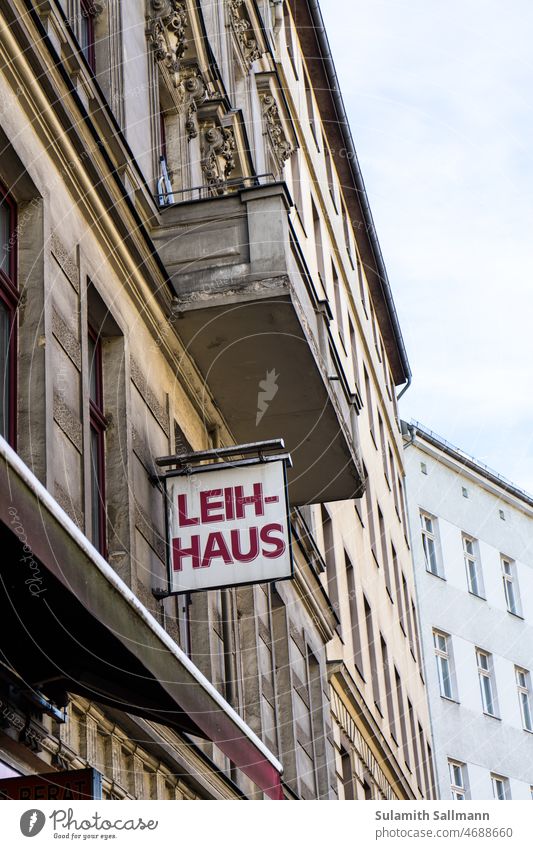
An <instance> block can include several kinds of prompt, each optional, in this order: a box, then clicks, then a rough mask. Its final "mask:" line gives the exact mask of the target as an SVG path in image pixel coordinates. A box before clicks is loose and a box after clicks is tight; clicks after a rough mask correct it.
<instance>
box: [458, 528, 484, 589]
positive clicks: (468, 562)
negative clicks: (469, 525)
mask: <svg viewBox="0 0 533 849" xmlns="http://www.w3.org/2000/svg"><path fill="white" fill-rule="evenodd" d="M462 540H463V557H464V562H465V570H466V582H467V586H468V592H469V593H470V595H473V596H476V597H477V598H482V599H485V600H486V596H485V585H484V583H483V572H482V569H481V559H480V556H479V546H478V541H477V539H476V538H475V537H473V536H470V534H465V533H463V535H462ZM468 545H471V546H472V551H468V549H467V546H468ZM472 567H473V569H474V572H473V576H474V579H475V580H473V579H472V571H471V569H472Z"/></svg>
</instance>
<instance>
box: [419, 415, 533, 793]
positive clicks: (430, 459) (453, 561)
mask: <svg viewBox="0 0 533 849" xmlns="http://www.w3.org/2000/svg"><path fill="white" fill-rule="evenodd" d="M404 432H405V440H406V446H407V447H406V452H405V460H406V470H407V478H406V483H407V499H408V505H409V517H410V521H411V534H412V540H413V556H414V562H415V572H416V583H417V594H418V606H419V613H420V621H421V628H422V633H421V642H422V647H423V652H424V658H425V669H426V676H427V688H428V697H429V703H430V713H431V723H432V729H433V739H434V747H435V750H434V757H435V769H436V777H437V781H438V797H439V798H441V799H459V800H461V799H493V798H494V799H531V798H532V793H533V767H532V764H533V759H532V757H533V720H532V713H531V710H532V703H531V698H532V691H531V677H530V670H531V668H532V665H533V631H532V628H533V618H532V617H533V609H532V606H531V598H532V594H531V593H532V574H533V573H532V567H533V560H532V557H533V544H532V536H531V529H532V525H531V522H532V519H533V499H532V498H531V497H530V496H529V495H527V494H526V493H524V492H522V491H521V490H519V489H518V488H517V487H515V486H514V485H513V484H510V483H509V482H508V481H505V480H504V479H503V478H502V477H500V476H499V475H497V474H496V473H494V472H492V471H491V470H489V469H487V468H486V467H485V466H483V465H482V464H481V463H478V462H476V461H475V460H473V459H472V458H471V457H468V456H467V455H466V454H464V453H463V452H462V451H460V450H459V449H457V448H454V447H453V446H451V445H450V444H449V443H447V442H446V441H445V440H443V439H441V438H440V437H438V436H436V435H435V434H434V433H432V432H431V431H428V430H427V429H426V428H424V427H423V426H422V425H419V424H418V423H414V424H412V425H404Z"/></svg>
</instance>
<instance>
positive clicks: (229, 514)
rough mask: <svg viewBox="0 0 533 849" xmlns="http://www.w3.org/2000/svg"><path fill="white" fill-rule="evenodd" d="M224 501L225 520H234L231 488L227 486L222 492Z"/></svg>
mask: <svg viewBox="0 0 533 849" xmlns="http://www.w3.org/2000/svg"><path fill="white" fill-rule="evenodd" d="M224 501H225V503H226V519H234V518H235V510H234V507H233V487H231V486H228V487H226V489H225V490H224Z"/></svg>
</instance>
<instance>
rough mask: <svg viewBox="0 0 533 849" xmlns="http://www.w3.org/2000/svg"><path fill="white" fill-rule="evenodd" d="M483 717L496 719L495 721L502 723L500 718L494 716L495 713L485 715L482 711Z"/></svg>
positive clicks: (485, 712)
mask: <svg viewBox="0 0 533 849" xmlns="http://www.w3.org/2000/svg"><path fill="white" fill-rule="evenodd" d="M483 716H488V717H489V719H497V720H498V722H501V721H502V718H501V716H496V714H495V713H487V711H485V710H484V711H483Z"/></svg>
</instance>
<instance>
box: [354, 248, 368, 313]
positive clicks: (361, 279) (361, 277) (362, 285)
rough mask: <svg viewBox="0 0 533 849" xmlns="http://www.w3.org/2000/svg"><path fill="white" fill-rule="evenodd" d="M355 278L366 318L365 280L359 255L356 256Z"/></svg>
mask: <svg viewBox="0 0 533 849" xmlns="http://www.w3.org/2000/svg"><path fill="white" fill-rule="evenodd" d="M357 278H358V280H359V294H360V296H361V304H362V306H363V309H364V311H365V315H366V317H367V318H368V312H367V308H366V292H365V278H364V274H363V266H362V265H361V260H360V259H359V255H357Z"/></svg>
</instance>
